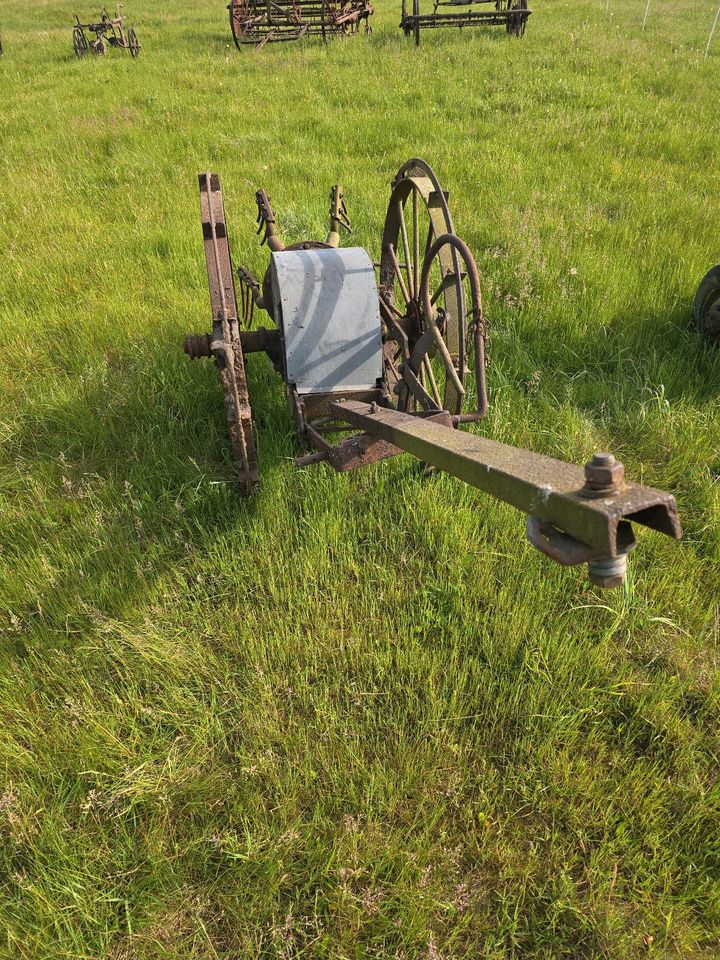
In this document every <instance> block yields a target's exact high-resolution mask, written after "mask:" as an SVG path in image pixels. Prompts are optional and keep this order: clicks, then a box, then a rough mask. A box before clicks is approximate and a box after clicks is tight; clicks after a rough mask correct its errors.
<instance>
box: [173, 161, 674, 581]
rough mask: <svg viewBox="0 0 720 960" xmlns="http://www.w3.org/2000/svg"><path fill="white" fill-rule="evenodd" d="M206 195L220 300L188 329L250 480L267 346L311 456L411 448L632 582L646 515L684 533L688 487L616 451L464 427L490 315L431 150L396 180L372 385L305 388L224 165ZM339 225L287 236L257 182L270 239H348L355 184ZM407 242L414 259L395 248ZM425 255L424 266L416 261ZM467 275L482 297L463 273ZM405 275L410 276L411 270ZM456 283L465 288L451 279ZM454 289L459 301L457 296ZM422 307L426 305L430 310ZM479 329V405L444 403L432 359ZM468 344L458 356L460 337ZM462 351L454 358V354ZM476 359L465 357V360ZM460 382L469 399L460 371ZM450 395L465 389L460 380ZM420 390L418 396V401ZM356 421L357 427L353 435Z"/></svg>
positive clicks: (278, 243) (245, 482)
mask: <svg viewBox="0 0 720 960" xmlns="http://www.w3.org/2000/svg"><path fill="white" fill-rule="evenodd" d="M199 179H200V198H201V210H202V221H203V237H204V242H205V258H206V266H207V272H208V281H209V287H210V298H211V304H212V311H213V332H212V334H202V335H199V336H197V335H196V336H191V337H188V338H187V339H186V343H185V349H186V352H187V353H188V354H189V355H190V356H193V357H198V356H214V357H215V360H216V362H217V365H218V368H219V370H220V376H221V381H222V386H223V391H224V394H225V404H226V415H227V420H228V426H229V429H230V435H231V439H232V443H233V450H234V452H235V459H236V464H237V468H238V478H239V481H240V486H241V490H242V491H243V492H244V493H251V492H252V490H253V489H254V488H255V486H256V485H257V483H258V465H257V457H256V454H255V446H254V436H253V428H252V413H251V409H250V401H249V396H248V391H247V379H246V374H245V365H244V354H245V353H250V352H264V353H265V354H266V355H267V356H268V357H269V358H270V360H271V362H272V364H273V366H274V368H275V370H276V371H277V372H278V374H279V375H280V376H281V377H282V378H283V380H284V381H285V389H286V394H287V399H288V404H289V408H290V413H291V415H292V417H293V419H294V421H295V425H296V428H297V431H298V435H299V436H300V438H301V439H302V440H304V441H305V442H306V444H308V445H309V446H310V447H312V448H313V451H312V452H311V453H308V454H305V455H303V456H301V457H299V458H298V459H297V460H296V463H297V465H298V466H300V467H307V466H310V465H314V464H318V463H323V462H324V463H327V464H328V465H329V466H331V467H332V468H333V469H334V470H336V471H339V472H344V471H348V470H354V469H358V468H360V467H363V466H368V465H370V464H372V463H377V462H378V461H379V460H383V459H386V458H387V457H391V456H395V455H396V454H398V453H401V452H403V451H405V452H408V453H410V454H412V455H413V456H416V457H418V458H419V459H421V460H423V461H425V462H426V463H429V464H432V465H433V466H435V467H437V468H439V469H441V470H443V471H445V472H447V473H449V474H451V475H453V476H455V477H457V478H458V479H461V480H463V481H465V482H466V483H468V484H471V485H473V486H475V487H477V488H479V489H481V490H484V491H486V492H487V493H489V494H491V495H492V496H494V497H496V498H497V499H499V500H503V501H504V502H506V503H509V504H511V505H512V506H514V507H516V508H517V509H519V510H521V511H523V512H525V513H526V514H527V515H528V524H527V537H528V540H529V541H530V543H531V544H532V545H533V546H535V547H536V548H537V549H538V550H540V551H541V552H542V553H544V554H545V555H547V556H548V557H550V558H551V559H553V560H554V561H556V562H558V563H560V564H563V565H575V564H580V563H585V564H587V566H588V573H589V577H590V580H591V582H592V583H594V584H597V585H598V586H601V587H611V586H617V585H619V584H621V583H622V582H623V581H624V579H625V573H626V563H627V556H628V554H629V552H630V551H631V550H632V549H633V548H634V546H635V538H634V534H633V529H632V524H633V523H638V524H641V525H644V526H647V527H650V528H652V529H654V530H657V531H659V532H661V533H664V534H667V535H668V536H671V537H674V538H679V537H680V536H681V529H680V523H679V521H678V516H677V508H676V504H675V499H674V498H673V497H672V495H670V494H668V493H665V492H663V491H661V490H656V489H654V488H652V487H645V486H641V485H639V484H633V483H625V480H624V468H623V465H622V464H621V463H619V462H618V461H616V460H615V458H614V457H612V455H610V454H596V455H595V456H594V457H593V459H592V460H591V461H590V462H589V463H588V464H586V465H585V467H584V468H582V467H579V466H576V465H573V464H570V463H565V462H562V461H559V460H555V459H553V458H552V457H547V456H544V455H542V454H538V453H534V452H532V451H529V450H522V449H519V448H516V447H512V446H509V445H507V444H503V443H499V442H497V441H494V440H489V439H487V438H485V437H482V436H478V435H474V434H467V433H463V432H461V431H459V430H458V429H457V428H458V427H459V426H460V425H462V424H463V423H467V422H468V421H471V420H477V419H478V418H480V417H482V416H483V415H484V414H485V412H486V410H487V408H488V400H487V390H486V386H485V360H486V355H485V338H486V320H485V318H484V316H483V311H482V299H481V295H480V280H479V277H478V274H477V268H476V266H475V263H474V260H473V258H472V255H471V254H470V251H469V250H468V248H467V246H466V245H465V244H464V243H463V241H462V240H460V238H459V237H457V235H456V234H455V233H454V230H453V225H452V219H451V218H450V214H449V210H448V207H447V195H446V194H445V193H444V191H443V190H442V188H441V187H440V184H439V183H438V181H437V178H436V177H435V175H434V173H433V172H432V170H431V169H430V167H428V165H427V164H425V163H424V162H423V161H421V160H417V159H416V160H412V161H409V163H407V164H405V165H404V166H403V167H402V168H401V169H400V171H399V173H398V175H397V176H396V178H395V180H394V181H393V185H392V191H391V199H390V205H389V208H388V217H387V219H386V223H385V229H384V232H383V238H382V259H381V261H380V263H379V264H376V267H378V268H379V283H378V296H379V307H380V316H381V319H382V323H383V340H384V346H383V350H384V357H385V369H384V374H383V378H382V379H380V380H378V381H377V384H376V386H375V387H373V388H369V389H364V390H360V391H355V392H351V393H346V394H344V395H343V396H340V395H338V394H337V393H318V394H312V393H309V392H305V393H303V394H302V395H301V394H300V393H299V392H298V390H297V388H296V386H295V384H294V383H292V382H289V381H288V379H287V374H286V363H285V356H284V351H285V347H284V343H283V337H282V331H281V329H280V328H279V327H277V326H276V328H275V329H274V330H273V329H271V330H267V329H265V328H264V327H260V328H259V329H257V330H241V329H240V318H239V317H238V310H237V300H236V295H235V285H234V280H233V273H232V261H231V256H230V248H229V245H228V238H227V227H226V221H225V212H224V207H223V201H222V193H221V190H220V181H219V177H218V176H217V174H210V173H206V174H202V175H201V176H200V178H199ZM330 196H331V204H330V229H329V232H328V236H327V241H326V242H324V243H323V242H320V241H305V242H302V243H296V244H294V245H292V246H285V244H284V242H283V241H282V239H281V238H280V236H279V234H278V232H277V228H276V222H275V214H274V212H273V210H272V207H271V205H270V199H269V197H268V196H267V194H266V193H265V191H262V190H260V191H258V192H257V194H256V203H257V207H258V233H259V234H262V241H261V242H262V243H267V245H268V247H269V248H270V250H271V251H283V250H285V251H292V250H303V249H308V248H312V247H317V248H323V247H328V246H337V245H338V244H339V242H340V228H341V227H342V228H344V229H346V230H350V221H349V218H348V215H347V209H346V207H345V203H344V199H343V195H342V190H341V188H340V187H339V185H336V186H335V187H334V188H333V190H332V191H331V195H330ZM408 201H410V202H411V203H412V204H416V203H419V202H420V201H422V202H423V203H424V204H425V206H426V209H427V210H428V215H429V218H430V226H429V229H428V237H427V241H426V246H425V253H424V259H423V264H422V269H419V268H418V262H417V258H415V259H414V260H413V259H412V258H411V256H410V249H411V247H416V248H417V247H418V237H417V236H416V234H417V230H416V231H415V234H411V241H412V242H410V238H409V237H408V234H407V232H406V231H405V230H403V225H402V217H403V210H402V207H403V205H404V204H406V203H407V202H408ZM399 246H401V247H402V255H403V259H404V263H401V262H400V261H398V257H397V253H396V249H397V248H398V247H399ZM441 254H442V257H441V256H440V255H441ZM436 258H437V262H439V263H440V264H441V270H440V278H441V279H440V287H441V288H442V289H445V288H446V286H447V287H448V288H449V289H451V291H453V290H455V289H457V291H458V292H457V299H458V302H459V304H460V305H458V306H457V307H453V309H455V310H456V311H457V313H458V316H459V317H460V318H465V317H466V316H469V318H470V319H469V324H468V325H467V327H465V326H463V324H461V323H459V324H458V325H457V327H456V329H455V330H454V331H449V329H448V326H447V324H446V325H445V327H444V329H443V330H441V328H440V322H441V318H440V317H439V316H438V315H437V309H436V302H435V298H434V297H433V296H432V295H431V290H430V286H429V282H428V276H429V269H430V267H429V264H431V263H433V262H435V261H436ZM411 263H412V268H411ZM238 277H239V279H240V283H241V293H242V298H241V301H242V305H243V310H242V314H241V316H242V319H244V320H245V321H246V322H249V321H250V320H251V319H252V310H253V308H254V306H258V307H260V308H263V309H265V310H266V311H267V312H268V313H269V314H270V316H271V317H272V315H273V312H272V311H273V307H272V294H271V289H270V279H269V278H270V267H268V270H267V272H266V274H265V277H264V279H263V282H262V285H261V284H259V283H258V282H257V281H256V280H255V279H254V278H253V277H252V276H251V275H250V274H249V272H248V271H247V270H244V269H243V268H240V270H238ZM460 277H462V281H463V283H465V282H467V283H468V289H469V297H470V310H469V312H468V313H467V314H466V308H467V307H468V304H467V303H465V302H464V300H463V297H464V294H463V293H462V292H461V291H460V289H459V287H458V286H457V284H458V281H459V278H460ZM398 278H399V279H398ZM396 284H399V285H400V286H401V287H404V290H403V300H404V309H402V310H401V309H398V306H396V304H395V292H396ZM452 296H453V297H454V296H455V293H452ZM450 303H451V304H452V303H454V300H453V299H452V298H451V300H450ZM418 318H420V319H421V322H419V320H418ZM471 334H472V336H473V337H474V343H475V378H476V381H477V393H478V406H477V410H476V411H472V412H469V413H468V412H466V411H465V407H464V406H463V403H460V404H459V405H455V406H454V408H453V409H452V410H447V409H443V408H442V405H441V403H440V398H439V397H438V392H437V390H436V389H433V388H432V383H431V382H430V381H428V380H425V381H423V380H422V377H421V362H422V360H423V358H425V357H426V356H428V355H429V352H430V351H432V350H436V351H437V354H436V355H437V356H438V357H440V358H441V359H442V360H443V361H444V362H445V365H446V369H447V370H449V371H451V366H448V363H449V362H450V361H452V369H455V366H456V359H457V357H458V356H460V357H464V356H465V343H464V342H463V343H459V342H456V341H455V340H454V339H453V337H458V338H460V339H461V340H465V339H466V338H468V337H469V336H470V335H471ZM453 350H454V351H456V354H455V356H454V357H453V356H452V354H451V351H453ZM448 356H450V361H448ZM463 363H464V360H463ZM455 387H456V394H457V396H458V397H459V398H460V400H463V401H464V387H463V383H462V382H461V381H458V383H456V384H455ZM450 396H453V394H452V391H451V394H450ZM409 398H412V401H413V405H414V406H415V407H416V409H414V410H412V411H411V410H410V409H408V408H409ZM347 434H350V435H349V436H348V435H347Z"/></svg>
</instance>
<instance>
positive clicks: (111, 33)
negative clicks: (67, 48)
mask: <svg viewBox="0 0 720 960" xmlns="http://www.w3.org/2000/svg"><path fill="white" fill-rule="evenodd" d="M75 21H76V23H75V26H74V27H73V49H74V50H75V55H76V56H77V57H84V56H85V54H86V53H87V52H88V51H90V52H91V53H93V54H94V55H96V56H102V55H103V54H104V53H105V52H106V51H107V48H108V47H117V48H118V49H120V50H128V51H129V52H130V56H131V57H136V56H137V55H138V54H139V53H140V44H139V42H138V38H137V34H136V33H135V30H134V29H133V28H132V27H128V29H127V31H126V30H125V17H124V16H123V15H122V14H121V13H120V4H118V6H117V7H116V12H115V16H114V17H111V16H110V14H109V13H108V10H107V7H103V8H102V11H101V12H100V19H99V20H98V21H97V22H95V23H81V22H80V17H78V15H77V14H75ZM85 31H87V32H88V33H92V34H94V35H95V39H94V40H88V38H87V36H86V33H85Z"/></svg>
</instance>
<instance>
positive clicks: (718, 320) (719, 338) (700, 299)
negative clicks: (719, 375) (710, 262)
mask: <svg viewBox="0 0 720 960" xmlns="http://www.w3.org/2000/svg"><path fill="white" fill-rule="evenodd" d="M693 320H694V322H695V326H696V327H697V328H698V330H699V331H700V333H701V334H702V335H703V336H704V337H705V339H706V340H708V342H709V343H714V344H716V345H718V346H720V264H719V265H718V266H717V267H713V268H712V270H708V272H707V273H706V274H705V276H704V277H703V279H702V281H701V282H700V286H699V287H698V291H697V294H696V295H695V305H694V309H693Z"/></svg>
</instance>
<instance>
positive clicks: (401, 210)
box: [398, 191, 415, 300]
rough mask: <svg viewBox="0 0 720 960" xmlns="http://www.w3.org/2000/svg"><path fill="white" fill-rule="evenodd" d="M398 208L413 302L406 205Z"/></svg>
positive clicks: (400, 205) (413, 291)
mask: <svg viewBox="0 0 720 960" xmlns="http://www.w3.org/2000/svg"><path fill="white" fill-rule="evenodd" d="M413 192H414V191H413ZM398 208H399V209H398V212H399V214H400V234H401V235H402V245H403V253H404V254H405V268H406V270H407V278H408V287H409V290H410V299H411V300H412V299H414V297H415V289H414V287H413V280H412V274H411V272H410V245H409V244H408V235H407V227H406V226H405V205H404V204H403V203H399V204H398Z"/></svg>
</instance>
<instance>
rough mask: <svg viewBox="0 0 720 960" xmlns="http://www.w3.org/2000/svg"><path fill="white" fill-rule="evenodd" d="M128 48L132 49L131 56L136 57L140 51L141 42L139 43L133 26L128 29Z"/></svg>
mask: <svg viewBox="0 0 720 960" xmlns="http://www.w3.org/2000/svg"><path fill="white" fill-rule="evenodd" d="M127 38H128V48H129V50H130V56H131V57H136V56H137V55H138V54H139V53H140V44H139V43H138V38H137V35H136V33H135V31H134V30H133V28H132V27H130V29H129V30H128V37H127Z"/></svg>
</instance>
